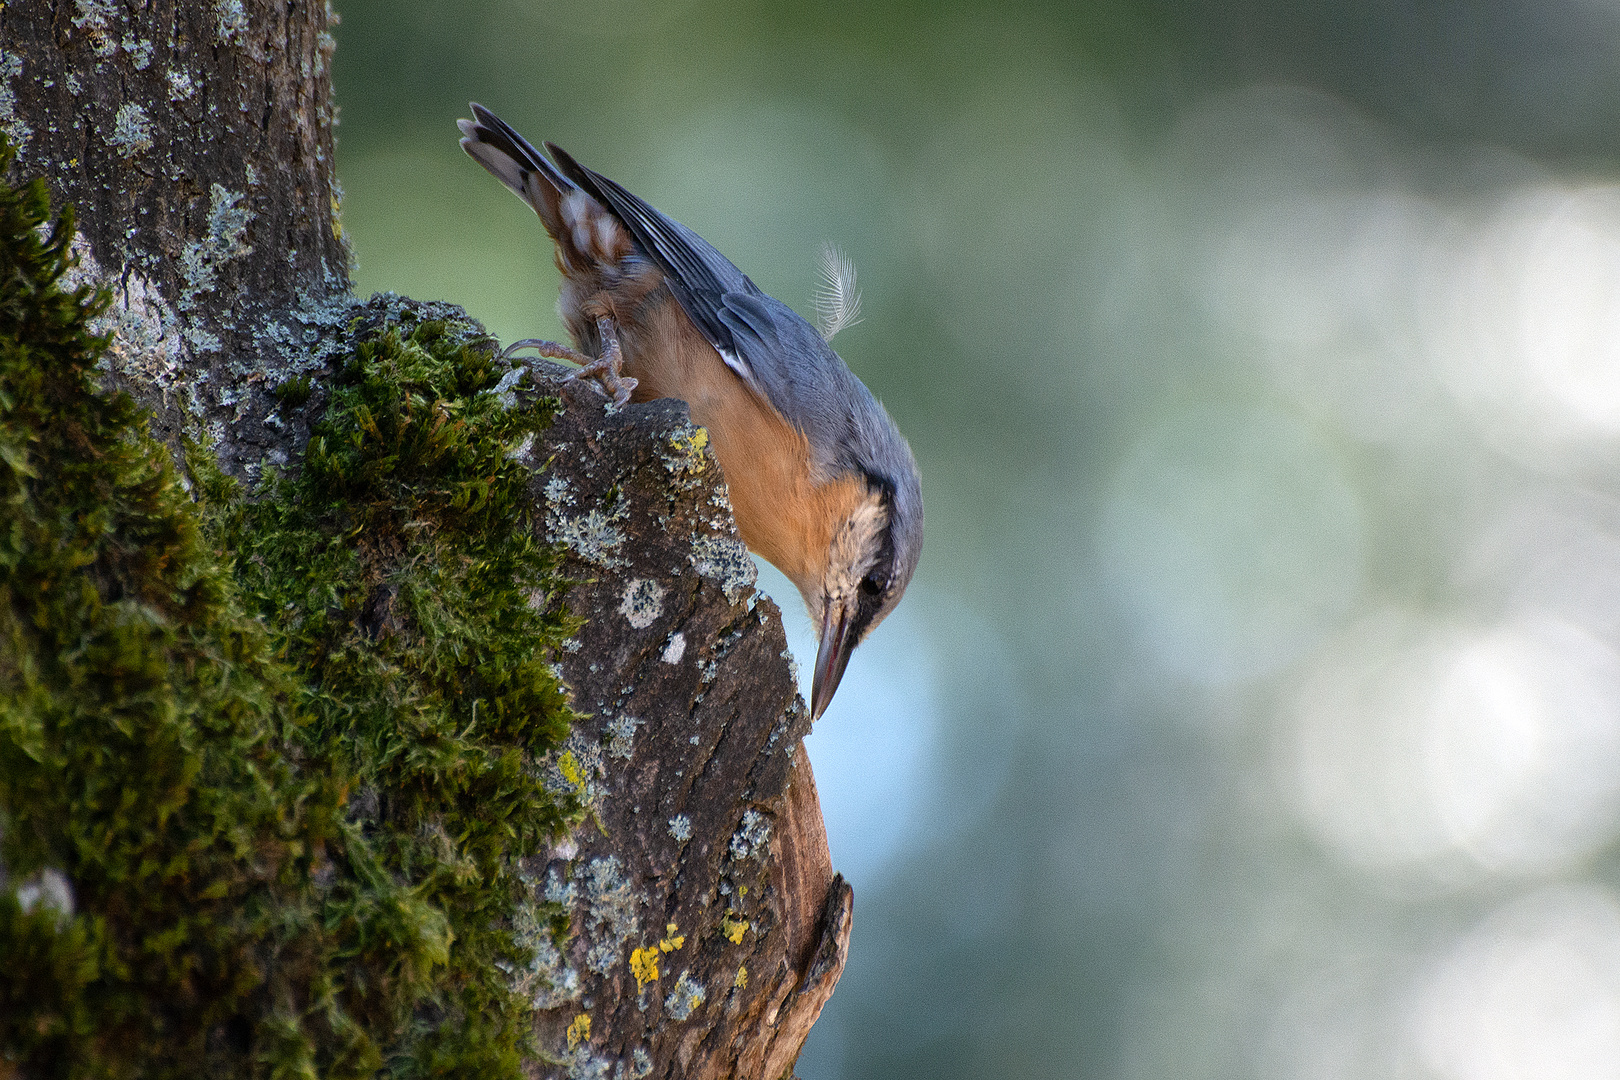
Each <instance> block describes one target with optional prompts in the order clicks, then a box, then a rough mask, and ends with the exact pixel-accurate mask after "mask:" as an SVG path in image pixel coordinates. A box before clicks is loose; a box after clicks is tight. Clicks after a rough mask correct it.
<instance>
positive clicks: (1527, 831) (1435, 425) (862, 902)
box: [336, 0, 1620, 1080]
mask: <svg viewBox="0 0 1620 1080" xmlns="http://www.w3.org/2000/svg"><path fill="white" fill-rule="evenodd" d="M340 13H341V15H342V18H343V22H342V25H341V26H340V27H339V28H338V30H337V37H338V42H339V48H338V52H337V58H336V81H337V93H338V100H339V103H340V105H341V107H342V124H341V127H340V129H339V139H340V142H339V175H340V177H341V179H342V182H343V184H344V187H345V189H346V199H345V202H344V211H343V212H344V223H345V226H346V228H347V230H348V233H349V235H350V237H351V238H352V240H353V243H354V248H355V252H356V254H357V256H358V260H359V261H358V272H357V274H356V288H357V291H360V292H369V291H371V290H383V289H394V290H397V291H399V292H402V293H406V294H409V295H411V296H415V297H418V298H421V299H448V300H453V301H456V302H458V303H461V304H463V305H465V306H466V307H467V308H468V310H469V311H471V312H472V313H473V314H474V315H476V316H478V317H479V318H481V319H483V320H485V322H486V323H487V324H488V325H489V326H490V327H491V329H492V330H493V331H494V332H496V333H497V334H499V335H500V336H501V337H502V338H504V339H514V338H517V337H524V336H542V337H557V336H560V335H561V333H562V331H561V328H560V326H559V324H558V322H557V319H556V316H555V314H554V311H553V306H554V303H555V299H556V292H557V289H556V274H555V271H554V270H553V269H552V267H551V256H550V247H549V243H548V242H547V241H546V240H545V238H544V235H543V233H542V231H541V230H540V228H539V225H538V223H537V222H536V221H535V219H534V217H533V216H532V214H530V213H529V212H528V211H527V209H525V208H524V207H523V206H522V205H521V204H520V203H519V202H518V201H517V200H515V199H513V198H512V197H511V196H510V195H509V194H507V192H506V191H505V190H504V189H502V188H501V187H500V186H499V185H498V184H496V183H495V182H494V181H493V180H492V179H491V178H490V177H489V176H487V175H486V174H485V173H484V172H483V171H482V170H481V169H479V168H478V167H477V166H476V165H474V164H473V163H472V162H471V161H470V160H468V159H467V158H465V157H464V156H463V155H462V153H461V151H460V150H459V148H458V147H457V145H456V138H455V135H456V133H455V129H454V123H453V122H454V120H455V119H456V118H457V117H459V116H465V115H467V108H466V102H467V101H468V100H469V99H471V100H478V101H480V102H482V103H483V104H485V105H488V106H489V107H490V108H492V109H494V110H495V111H496V112H497V113H499V114H500V115H502V116H503V117H504V118H505V119H507V120H508V121H510V122H511V123H512V124H514V125H515V126H516V127H517V128H519V129H520V130H522V131H523V132H525V133H526V134H527V135H529V137H530V138H531V139H533V140H535V141H537V142H538V141H539V140H540V139H551V140H553V141H555V142H557V143H559V144H561V145H562V146H564V147H566V148H567V149H568V150H569V151H570V152H571V153H573V154H575V155H576V156H577V157H579V158H580V160H582V161H584V162H585V163H587V164H589V165H591V166H592V167H594V168H596V169H598V170H600V171H602V172H604V173H606V174H607V175H609V176H611V177H613V178H614V179H616V180H618V181H620V182H621V183H623V184H624V185H625V186H627V187H628V188H629V189H630V190H632V191H634V192H636V193H637V194H639V195H641V196H642V197H643V198H645V199H647V200H648V201H649V202H651V203H653V204H654V205H656V206H658V207H659V208H660V209H662V210H664V211H665V212H667V213H669V214H671V215H672V216H674V217H676V218H677V219H679V220H681V221H683V222H685V223H686V224H688V225H690V226H692V227H693V228H694V229H696V230H697V231H698V232H699V233H701V234H702V235H703V236H705V237H706V238H707V239H709V240H710V241H711V242H713V243H714V244H715V245H716V246H717V247H719V248H720V249H721V250H722V251H724V252H725V253H726V254H727V255H729V256H730V257H731V258H732V259H733V261H735V262H737V263H738V264H739V265H740V266H741V267H742V268H743V269H744V270H745V271H747V272H748V273H749V274H751V275H752V276H753V277H754V278H755V280H756V281H758V282H759V283H760V285H761V286H762V287H764V288H765V289H766V290H767V291H770V292H772V293H774V294H775V295H777V296H779V297H781V298H782V299H784V300H786V301H787V302H788V303H790V304H792V305H794V306H795V307H796V308H798V309H799V310H800V311H802V312H807V311H808V310H809V309H810V303H811V290H812V287H813V283H814V275H815V256H816V250H817V248H818V246H819V245H820V244H821V243H822V242H823V241H826V240H832V241H835V242H837V243H838V244H840V245H842V246H843V247H844V249H845V250H846V251H848V252H849V254H850V255H851V256H852V257H853V259H854V261H855V263H856V265H857V267H858V268H859V270H860V273H861V283H862V285H863V287H864V293H865V303H864V311H865V314H866V320H865V322H864V323H862V324H861V325H859V326H857V327H855V328H853V329H851V330H847V331H845V332H844V334H843V335H841V336H840V337H839V339H838V342H837V344H838V347H839V349H840V351H841V352H842V354H843V355H844V357H845V358H846V360H848V361H849V363H850V366H851V367H852V368H853V369H854V370H855V371H856V373H857V374H859V375H860V376H861V377H862V378H863V379H864V380H865V381H866V382H867V384H868V385H869V386H871V387H872V389H873V391H874V392H876V393H877V394H878V395H879V396H880V397H881V398H882V399H883V400H884V402H885V403H886V404H887V406H888V408H889V409H890V411H891V412H892V413H893V415H894V416H895V418H896V420H897V421H898V422H899V424H900V427H901V428H902V430H903V431H905V432H906V433H907V434H908V435H909V436H910V438H911V441H912V444H913V446H914V447H915V449H916V452H917V457H918V460H919V462H920V464H921V468H922V472H923V478H924V492H925V497H926V501H927V508H928V542H927V548H926V552H925V556H924V559H923V563H922V566H921V569H920V570H919V572H918V575H917V578H916V581H915V583H914V584H913V586H912V591H911V594H910V595H909V597H908V599H907V601H906V603H905V604H904V605H902V607H901V609H900V611H899V612H898V613H897V614H896V615H895V616H894V617H893V618H892V619H891V620H890V621H889V622H888V623H886V624H885V625H884V626H883V628H882V629H880V630H879V631H878V632H877V634H875V635H874V636H873V638H872V640H871V641H870V642H869V643H868V644H867V645H866V646H864V647H863V649H862V650H861V651H860V652H859V653H858V654H857V656H856V658H855V661H854V662H853V663H852V665H851V667H850V672H849V675H848V676H847V678H846V681H845V683H844V687H843V689H842V690H841V691H840V694H839V697H838V700H837V701H836V702H835V703H834V705H833V708H832V709H831V710H830V711H829V712H828V714H827V715H826V717H824V718H823V719H822V721H821V722H820V723H819V724H818V726H817V730H816V733H815V735H814V736H813V737H812V739H811V753H812V756H813V759H814V761H815V765H816V770H817V779H818V782H819V784H820V788H821V792H822V797H823V802H824V805H825V809H826V813H827V818H828V823H829V831H830V835H831V840H832V847H833V856H834V861H835V863H837V864H838V865H839V866H840V867H841V868H842V869H844V871H845V872H846V873H847V874H848V875H849V876H850V877H851V878H852V880H853V881H854V883H855V887H856V898H857V899H856V923H855V935H854V943H853V947H852V952H851V957H850V962H849V967H848V970H847V972H846V974H845V976H844V979H843V982H842V983H841V985H840V987H839V989H838V992H837V994H836V995H835V996H834V998H833V1000H832V1003H831V1004H830V1005H829V1007H828V1008H827V1011H826V1012H825V1014H824V1015H823V1018H822V1020H821V1022H820V1024H819V1025H818V1026H817V1028H816V1030H815V1032H814V1034H813V1035H812V1037H811V1041H810V1044H809V1047H808V1048H807V1050H806V1052H805V1054H804V1057H803V1058H802V1060H801V1062H800V1067H799V1072H800V1075H801V1076H803V1077H804V1078H805V1080H833V1078H842V1080H855V1078H880V1077H881V1078H885V1080H890V1078H908V1077H918V1078H923V1077H927V1078H953V1077H963V1078H966V1077H974V1078H980V1077H1086V1078H1093V1077H1100V1078H1121V1080H1126V1078H1129V1080H1158V1078H1165V1077H1176V1078H1191V1080H1203V1078H1209V1080H1214V1078H1227V1077H1232V1078H1238V1077H1245V1078H1246V1077H1266V1078H1270V1077H1287V1078H1301V1080H1307V1078H1308V1080H1338V1078H1359V1077H1368V1078H1373V1077H1439V1078H1447V1080H1450V1078H1456V1080H1509V1078H1515V1080H1518V1078H1541V1077H1547V1078H1557V1080H1584V1078H1588V1077H1591V1078H1604V1077H1609V1078H1612V1077H1620V903H1617V901H1616V892H1617V889H1620V861H1617V859H1616V836H1617V833H1620V655H1617V653H1616V651H1615V647H1616V644H1617V643H1620V500H1617V497H1616V496H1617V494H1620V473H1617V471H1616V467H1617V465H1620V189H1617V188H1616V187H1615V186H1613V184H1614V180H1615V178H1616V176H1617V175H1620V5H1617V4H1615V3H1613V2H1612V0H1543V2H1539V3H1532V2H1528V0H1526V2H1504V0H1482V2H1477V3H1463V2H1460V0H1449V2H1448V0H1438V2H1426V3H1418V2H1407V3H1393V2H1389V0H1383V2H1362V3H1353V4H1347V5H1318V4H1313V3H1306V2H1286V0H1253V2H1248V3H1231V2H1219V3H1218V2H1215V0H1180V2H1175V0H1164V2H1151V0H1113V2H1104V3H1095V4H1088V5H1073V4H1061V3H1057V2H1044V3H1043V2H1034V0H1031V2H1023V3H1002V4H998V5H995V6H993V7H992V6H979V5H970V4H965V3H957V4H924V3H910V4H895V3H844V4H826V5H787V4H758V3H756V4H736V5H721V4H715V3H707V2H703V0H585V2H573V3H566V4H564V3H556V4H550V3H518V2H509V0H475V2H467V3H460V4H454V5H449V4H441V3H435V2H431V0H391V2H388V3H382V2H380V0H376V2H374V0H347V2H344V3H342V4H340ZM768 584H770V585H772V587H773V589H774V591H775V593H776V595H777V596H778V598H779V599H780V600H781V601H782V604H783V607H784V610H785V611H786V612H787V616H788V622H789V628H790V633H792V634H793V635H795V636H794V644H795V651H796V653H797V654H798V655H799V656H800V657H801V659H805V660H807V659H808V657H809V656H810V655H811V654H812V653H813V644H812V643H811V641H810V638H809V634H808V628H807V626H805V625H804V623H805V619H804V616H803V614H802V608H801V607H800V606H799V604H798V601H797V598H796V597H795V596H794V595H792V590H791V588H790V587H787V586H786V585H785V582H783V580H782V579H781V578H780V577H779V576H778V577H772V578H769V579H768ZM803 667H804V668H805V669H806V670H807V669H808V663H805V664H803Z"/></svg>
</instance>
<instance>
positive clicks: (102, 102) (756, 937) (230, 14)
mask: <svg viewBox="0 0 1620 1080" xmlns="http://www.w3.org/2000/svg"><path fill="white" fill-rule="evenodd" d="M137 6H138V5H124V4H115V3H113V2H112V0H58V2H56V3H44V2H42V0H33V2H24V3H21V4H16V3H13V4H7V5H4V6H0V80H3V81H0V126H3V127H4V129H5V130H6V132H7V133H8V135H9V136H10V138H11V140H12V141H13V143H14V144H16V145H17V146H18V147H19V148H20V149H21V154H20V156H19V161H18V164H17V166H16V168H15V171H14V175H13V177H12V179H14V180H20V179H27V178H29V177H32V176H36V175H39V176H44V177H45V178H46V180H47V182H48V184H49V185H50V188H51V191H52V194H53V197H54V199H55V200H56V202H57V203H58V204H59V205H60V204H67V203H71V204H73V205H74V206H75V207H76V208H77V212H78V228H79V237H78V238H77V240H76V248H77V250H78V252H79V254H80V256H81V260H82V264H81V268H80V271H79V273H80V275H81V276H82V277H84V278H86V279H89V280H92V281H94V282H96V283H98V284H103V285H106V286H108V287H110V288H111V289H112V290H113V293H114V306H113V308H112V309H111V311H110V312H109V314H108V315H107V316H106V318H107V320H108V323H107V325H108V328H109V329H110V330H113V331H114V332H115V334H116V338H115V344H114V347H113V349H112V354H111V355H112V357H113V363H112V367H111V370H110V371H109V372H108V374H107V381H108V383H109V384H110V385H111V386H114V387H117V388H121V389H127V390H129V391H130V392H131V393H133V394H134V395H135V396H136V397H137V398H138V399H139V400H141V401H142V402H143V403H144V404H146V405H147V406H149V407H150V408H151V409H152V410H153V414H154V420H153V424H154V428H155V430H156V432H157V433H158V434H159V435H160V436H161V437H164V438H166V439H167V440H168V441H170V442H171V443H174V442H175V441H176V438H177V437H178V436H180V435H182V434H183V435H188V436H192V437H198V438H200V439H201V441H203V442H204V443H205V444H206V445H208V446H209V447H210V449H212V451H213V452H214V453H215V454H216V455H217V456H218V458H219V461H220V463H221V465H222V466H223V467H224V468H225V469H226V470H227V471H229V472H232V473H234V474H236V475H237V476H239V477H242V478H244V479H247V480H250V481H251V480H253V479H256V478H257V476H258V474H259V472H260V470H262V469H263V468H265V467H267V466H270V467H276V468H285V469H296V468H297V467H298V463H299V455H300V453H301V451H302V448H303V444H304V442H305V440H306V438H307V432H308V420H307V419H306V418H307V417H309V416H313V415H316V414H318V411H319V410H318V408H317V407H316V406H318V405H319V404H320V402H321V400H322V389H321V385H320V384H321V380H322V378H323V376H324V375H325V374H326V373H327V372H328V370H329V364H330V362H331V360H332V359H333V358H334V357H337V356H340V355H343V354H344V353H345V352H346V350H348V349H349V348H351V347H352V342H353V330H352V329H351V323H352V322H353V321H354V320H355V317H356V316H363V317H364V318H362V320H361V321H362V322H364V321H375V319H376V318H377V317H378V316H382V315H386V314H387V313H388V311H389V310H390V309H391V308H393V307H398V306H409V302H403V303H397V302H389V301H383V300H373V301H372V302H371V303H370V304H361V303H359V302H358V301H355V300H354V299H353V298H351V297H350V296H349V295H348V291H347V290H348V278H347V258H348V255H347V251H346V248H345V246H344V243H343V240H342V233H341V227H340V226H339V225H338V218H337V209H338V199H337V186H336V183H335V179H334V175H333V168H332V130H331V129H332V108H331V103H330V80H329V76H328V61H329V59H330V56H331V50H332V39H331V37H330V35H329V34H328V32H327V27H328V23H329V20H330V15H329V13H328V11H327V10H326V8H325V6H324V4H319V3H317V4H310V3H304V2H294V3H271V2H269V0H222V2H220V3H215V4H209V5H201V4H185V3H178V2H175V0H153V2H150V3H148V4H146V5H144V6H142V7H140V10H138V11H137V10H133V9H134V8H135V7H137ZM450 119H451V118H446V124H447V127H446V130H447V131H449V130H451V129H450V128H449V126H448V123H449V120H450ZM446 137H447V138H449V137H450V136H449V135H447V136H446ZM468 182H469V183H476V182H478V181H477V179H476V178H475V177H473V176H471V175H469V180H468ZM304 374H308V375H311V376H312V377H313V383H314V385H313V390H314V397H313V398H311V399H310V400H311V407H309V408H303V409H287V410H286V412H287V414H288V415H286V416H283V415H282V412H281V402H278V400H277V399H276V397H275V395H274V394H273V393H272V392H271V391H272V390H273V389H274V388H275V387H277V386H279V385H281V384H283V383H285V382H287V380H288V379H290V378H292V377H294V376H298V375H304ZM561 375H562V372H561V371H560V369H552V368H549V367H547V368H542V369H537V370H536V373H535V376H534V382H535V383H536V385H537V388H538V389H539V390H540V391H541V392H545V393H551V394H556V395H558V396H560V397H561V398H562V400H563V402H564V405H565V408H564V410H563V412H562V413H561V414H560V415H559V417H558V418H557V420H556V421H555V423H554V424H553V426H552V427H551V429H550V430H549V431H548V432H547V433H546V435H545V436H544V437H543V438H542V439H541V440H539V441H538V442H537V443H536V444H535V445H534V446H532V447H529V448H528V449H527V451H526V452H525V461H526V462H527V463H528V464H529V465H530V466H531V467H532V468H533V469H534V482H533V484H532V494H533V498H534V500H535V515H534V516H535V519H536V520H537V521H541V522H543V523H544V525H543V529H542V533H543V537H544V538H545V539H546V540H548V541H552V542H560V543H562V544H564V545H566V547H567V549H568V558H569V559H570V560H571V563H570V566H571V570H572V576H573V577H574V578H575V579H576V580H578V581H579V582H580V584H578V585H577V586H576V587H575V588H574V589H573V592H572V593H571V595H570V596H569V598H568V600H569V605H570V607H571V609H572V610H573V611H574V612H575V613H576V614H581V615H584V616H585V617H586V619H587V622H586V624H585V626H584V628H583V629H582V631H581V632H580V634H579V635H578V637H577V639H576V641H577V646H578V647H577V649H575V648H572V647H571V649H570V651H567V652H565V653H564V654H563V655H561V656H560V657H558V661H559V663H560V666H561V668H562V671H563V674H564V676H565V678H566V680H567V682H568V684H569V685H570V686H571V687H572V689H573V693H574V700H575V706H576V708H577V709H578V711H579V712H580V713H581V714H582V719H581V720H580V721H579V722H578V723H577V724H576V727H575V730H574V734H573V736H572V737H571V741H570V744H569V752H568V754H567V755H566V763H567V765H568V767H566V768H564V769H563V772H564V773H565V774H566V775H567V778H568V781H569V782H570V783H573V784H575V785H576V786H577V787H578V789H579V790H580V791H581V793H582V794H583V795H584V796H585V797H586V800H587V802H588V803H589V807H590V818H589V820H588V821H587V822H586V823H585V824H584V825H582V826H581V827H580V828H578V829H576V830H575V835H574V836H573V837H572V838H570V839H569V840H568V841H566V842H565V843H563V844H561V845H560V846H558V847H557V848H556V849H554V850H550V851H538V852H534V853H533V854H532V855H531V856H530V857H529V858H527V859H526V860H524V867H525V870H526V871H527V872H528V876H529V878H530V879H532V881H533V884H534V890H535V894H534V895H535V900H536V902H537V903H544V902H548V901H549V902H553V903H559V904H561V905H562V906H563V907H564V908H566V909H567V911H568V913H569V916H570V924H569V925H570V929H569V933H568V937H567V940H566V942H565V944H564V947H562V948H557V947H555V946H554V945H553V943H552V939H551V938H550V936H549V935H547V934H545V933H540V932H536V933H534V934H533V935H532V945H533V952H534V959H533V962H532V964H531V965H530V966H529V967H528V968H527V969H524V970H518V971H515V972H513V973H512V978H513V979H514V980H515V981H516V982H517V984H518V985H520V986H521V987H522V988H523V989H524V990H525V991H526V992H528V993H530V994H531V995H532V999H533V1001H534V1004H535V1008H536V1013H535V1024H536V1033H537V1037H538V1041H539V1044H540V1048H541V1051H542V1054H543V1055H544V1058H543V1059H541V1060H537V1061H535V1062H534V1063H532V1065H531V1072H533V1073H534V1074H536V1075H559V1076H560V1075H581V1076H604V1077H605V1076H615V1077H643V1076H652V1075H656V1076H666V1077H675V1076H680V1077H730V1076H736V1077H748V1078H756V1077H759V1078H767V1080H775V1078H777V1077H781V1076H783V1075H785V1074H786V1073H788V1072H790V1071H791V1068H792V1064H793V1061H794V1059H795V1057H796V1056H797V1054H798V1051H799V1048H800V1047H801V1046H802V1044H803V1042H804V1039H805V1037H806V1035H807V1034H808V1032H809V1030H810V1026H811V1024H813V1023H814V1021H815V1019H816V1017H817V1015H819V1013H820V1010H821V1007H822V1006H823V1004H824V1003H825V1002H826V1000H827V998H828V996H829V995H830V994H831V992H832V989H833V985H834V984H835V983H836V981H837V979H838V976H839V974H840V973H841V971H842V968H843V963H844V957H845V954H846V951H847V948H848V940H849V929H850V911H851V894H850V890H849V887H848V885H846V884H845V883H844V882H843V880H842V879H841V878H839V877H837V876H835V875H834V874H833V873H832V868H831V861H830V858H829V856H828V852H827V844H826V837H825V833H824V830H823V826H822V821H821V814H820V808H819V805H818V804H817V801H816V793H815V784H814V780H813V779H812V777H811V774H810V765H809V761H808V758H807V757H806V755H805V753H804V749H803V746H802V743H801V739H802V737H803V735H804V734H805V733H806V732H807V731H808V729H809V716H808V712H807V710H806V708H805V706H804V703H803V701H802V699H800V698H799V697H798V695H797V693H796V688H795V682H794V679H793V677H792V674H791V672H790V666H789V663H788V660H787V653H786V641H785V639H784V637H783V633H782V628H781V621H780V614H779V612H778V611H777V609H776V607H775V605H774V604H772V603H771V601H770V600H769V599H767V598H764V597H762V596H761V595H759V594H758V593H756V592H755V591H754V587H753V566H752V563H751V562H750V560H749V558H748V556H747V554H746V552H745V550H744V548H743V546H742V544H741V542H740V541H739V540H738V539H737V537H736V531H735V524H734V522H733V521H732V518H731V512H730V506H729V502H728V500H727V498H726V494H725V486H724V481H723V479H722V478H721V476H720V474H719V466H718V464H717V463H716V461H715V459H714V457H713V454H712V453H711V452H710V451H709V450H708V449H707V448H706V441H707V437H706V435H705V434H703V433H701V432H700V431H699V429H696V428H694V427H693V426H692V425H691V423H690V422H689V420H688V418H687V414H686V409H685V406H684V405H683V404H682V403H680V402H676V401H660V402H653V403H649V404H646V405H633V406H629V407H626V408H624V409H623V410H610V409H608V408H607V405H606V401H605V399H604V398H603V397H602V395H601V394H600V393H598V392H597V391H596V389H595V388H594V386H592V385H589V384H574V383H564V382H562V381H561ZM523 392H525V393H526V392H529V391H528V390H526V389H525V390H524V391H523ZM520 929H521V928H520ZM582 1017H586V1018H588V1019H587V1020H582V1019H581V1018H582Z"/></svg>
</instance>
